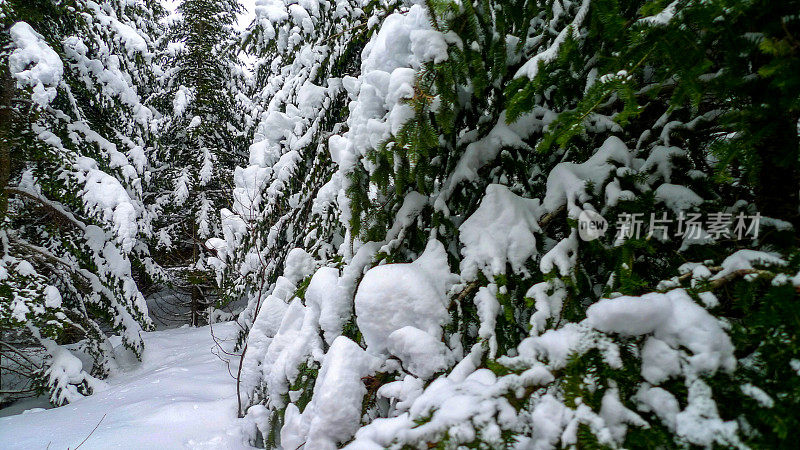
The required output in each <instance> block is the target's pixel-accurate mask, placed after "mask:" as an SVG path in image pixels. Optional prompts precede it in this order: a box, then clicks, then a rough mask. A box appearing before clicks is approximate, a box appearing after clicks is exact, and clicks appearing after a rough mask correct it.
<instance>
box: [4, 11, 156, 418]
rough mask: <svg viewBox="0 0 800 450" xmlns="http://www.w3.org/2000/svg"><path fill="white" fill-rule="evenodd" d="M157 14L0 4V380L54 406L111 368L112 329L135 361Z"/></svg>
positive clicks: (148, 213) (149, 214)
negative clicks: (41, 394)
mask: <svg viewBox="0 0 800 450" xmlns="http://www.w3.org/2000/svg"><path fill="white" fill-rule="evenodd" d="M160 11H161V9H160V6H151V5H147V4H144V3H140V2H126V1H116V0H107V1H102V2H89V1H74V2H69V3H63V2H61V3H53V2H50V1H39V0H20V1H17V0H11V1H5V2H2V4H0V23H1V24H2V31H0V45H1V46H2V48H1V49H0V77H2V90H0V102H1V103H0V341H2V342H1V343H0V347H2V350H0V351H2V356H3V358H2V360H3V364H4V367H3V369H2V370H3V372H2V373H3V376H4V377H7V376H8V375H9V373H12V372H11V371H10V370H9V367H7V366H6V365H7V364H10V365H13V366H14V367H12V368H11V369H15V372H16V375H18V376H22V377H25V378H28V379H30V383H28V384H27V386H28V388H29V389H33V390H39V389H43V390H46V391H48V390H49V392H50V394H51V397H50V398H51V401H52V402H53V403H54V404H62V403H65V402H68V401H71V400H73V399H76V398H78V397H80V396H81V395H83V394H86V393H88V392H91V391H92V390H93V389H95V388H97V387H98V386H100V385H102V383H103V382H102V381H101V380H100V378H102V377H104V376H106V375H107V374H108V373H109V372H111V371H113V370H115V367H116V363H115V361H114V352H113V350H112V347H111V345H110V343H109V341H108V338H107V334H108V333H109V332H113V333H119V334H120V335H121V336H122V342H123V344H124V345H125V347H127V348H128V349H130V350H131V351H132V352H133V353H134V354H136V355H137V356H139V355H141V352H142V350H143V348H142V340H141V338H140V336H139V332H140V331H141V330H142V328H143V327H145V328H146V327H149V326H150V320H149V318H148V316H147V308H146V305H145V302H144V298H143V297H142V294H141V293H140V291H139V289H138V287H137V283H136V279H135V277H134V276H135V275H136V278H138V279H142V277H147V276H148V275H147V274H152V273H155V272H156V271H157V267H156V266H155V265H154V264H153V263H152V261H151V259H150V256H149V250H148V247H147V245H146V240H147V238H148V237H149V235H150V234H151V233H152V228H151V221H152V218H153V211H152V210H150V209H149V208H147V207H146V206H145V205H144V204H143V202H142V191H143V185H144V184H145V183H146V181H147V177H148V176H149V174H148V173H149V172H148V171H149V169H150V167H149V165H148V162H147V158H146V156H145V154H146V148H147V146H148V145H149V144H150V140H151V136H152V135H151V133H150V125H151V120H152V118H153V113H152V112H151V110H150V109H149V108H148V107H147V106H145V105H144V104H143V101H144V100H143V99H145V98H146V97H147V96H148V95H149V94H150V92H148V89H149V88H150V87H152V86H154V79H153V76H152V73H151V72H150V70H149V64H150V63H151V62H152V58H153V54H152V49H153V40H152V38H151V33H152V32H153V31H154V30H156V26H157V25H156V22H155V20H156V18H157V16H158V14H160ZM67 344H69V347H68V348H67V347H66V346H65V345H67ZM35 346H39V347H40V348H43V349H44V352H43V353H37V352H35V351H33V350H34V347H35ZM36 354H43V355H44V356H43V358H40V357H35V355H36ZM32 355H33V356H34V357H32ZM82 355H85V357H84V356H82ZM79 356H80V358H79ZM81 358H82V359H81ZM82 360H83V361H92V365H91V366H90V367H86V366H84V363H82V362H81V361H82ZM9 394H10V395H14V394H13V393H7V392H3V393H2V394H0V396H6V395H9Z"/></svg>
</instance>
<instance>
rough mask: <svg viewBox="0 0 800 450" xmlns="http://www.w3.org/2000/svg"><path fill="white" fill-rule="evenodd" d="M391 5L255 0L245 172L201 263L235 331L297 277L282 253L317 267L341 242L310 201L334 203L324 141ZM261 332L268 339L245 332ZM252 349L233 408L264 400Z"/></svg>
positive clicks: (325, 214) (249, 37)
mask: <svg viewBox="0 0 800 450" xmlns="http://www.w3.org/2000/svg"><path fill="white" fill-rule="evenodd" d="M398 4H400V2H377V1H373V2H361V1H340V2H336V3H333V2H326V1H319V2H317V1H312V2H301V3H295V2H290V1H286V2H284V1H282V0H279V1H263V2H257V5H256V6H257V7H256V14H257V15H256V20H255V21H254V23H253V24H252V25H251V27H250V28H249V29H248V30H247V31H246V32H245V35H244V39H243V43H244V45H245V48H246V49H247V50H248V51H249V52H250V53H251V54H253V55H255V56H256V57H257V58H258V59H257V64H256V70H255V76H254V79H253V86H254V92H253V96H252V97H253V103H254V109H253V111H252V114H251V115H252V117H254V118H255V121H256V122H257V127H256V131H255V137H254V141H255V142H254V143H253V144H252V145H251V147H250V160H249V165H248V166H247V167H245V168H237V169H236V171H235V174H234V184H235V188H234V197H233V205H232V208H230V209H224V210H223V211H222V217H221V220H222V225H223V233H224V239H220V238H217V239H211V240H210V241H209V244H210V246H212V247H214V248H215V249H216V250H217V252H218V253H217V256H218V257H219V258H212V259H210V261H209V263H210V264H212V265H214V266H215V267H216V268H217V269H218V276H219V281H220V282H221V284H222V285H223V286H224V288H225V291H226V296H227V300H236V299H239V298H245V299H247V306H246V309H245V310H244V312H243V313H241V314H240V315H239V318H238V321H239V323H240V325H241V326H242V327H243V329H245V330H249V328H250V327H251V326H252V325H253V318H254V313H255V312H256V311H259V310H261V305H262V304H264V303H265V302H266V303H270V304H275V305H276V306H277V305H278V304H285V303H284V299H278V298H276V297H274V296H268V294H269V293H270V292H273V293H277V292H281V291H285V292H288V293H289V294H291V293H292V292H294V290H295V289H296V284H298V283H299V282H300V281H301V279H302V278H303V274H302V273H299V272H298V273H296V274H286V273H284V271H283V265H284V261H285V260H287V259H289V260H294V261H300V262H301V263H302V262H303V261H306V262H309V263H310V262H311V258H310V257H309V256H308V253H307V252H305V251H294V253H293V254H290V251H291V250H293V249H295V248H297V247H305V248H306V249H307V250H308V252H310V253H314V254H316V255H317V257H318V258H320V259H322V260H333V259H336V258H337V256H336V248H337V247H338V245H339V244H340V243H341V242H343V240H344V236H343V234H342V230H341V228H340V227H339V226H338V221H337V216H338V213H337V210H336V208H335V206H334V205H332V204H330V203H329V202H325V201H317V200H315V199H316V198H329V199H330V200H333V201H335V200H336V199H335V197H336V196H337V194H338V192H339V186H337V185H335V184H330V183H329V181H330V179H331V176H332V174H333V172H334V171H335V166H334V164H333V163H332V160H331V157H330V155H329V154H328V151H327V138H328V136H330V135H331V134H333V133H338V132H340V131H341V130H342V129H343V127H345V126H346V125H345V124H344V121H345V120H346V114H345V112H346V105H347V92H346V90H345V88H344V86H343V84H344V83H347V82H348V81H347V80H355V79H354V78H352V77H348V76H347V75H349V74H355V73H357V72H358V70H359V65H360V54H361V50H362V49H363V47H364V45H365V44H366V43H367V41H368V40H369V37H370V36H371V35H372V34H373V33H374V31H375V28H376V26H377V25H378V24H379V23H380V21H381V20H382V19H383V18H384V17H385V16H387V15H388V14H390V13H391V12H392V11H394V10H395V9H396V8H397V6H398ZM343 77H344V80H343ZM331 196H332V197H331ZM309 269H310V268H309ZM281 273H284V275H285V276H282V277H279V275H281ZM281 286H283V287H281ZM276 302H279V303H278V304H276ZM261 332H266V333H267V334H268V335H271V334H274V331H272V332H270V331H268V330H263V331H254V332H253V333H254V334H257V333H261ZM262 345H263V343H262V342H255V346H256V347H255V348H252V347H247V346H244V347H243V351H244V354H245V357H244V359H243V361H244V364H243V383H242V385H241V386H240V388H241V391H242V392H241V400H242V402H243V407H246V406H248V403H258V402H263V401H266V397H265V395H266V392H265V391H263V390H262V389H261V387H259V384H260V380H259V378H258V377H257V376H256V375H255V373H254V372H255V371H256V370H257V369H258V366H259V365H260V364H261V362H262V359H263V352H264V350H265V349H264V348H263V347H262ZM244 367H247V368H244ZM270 439H274V438H273V437H270Z"/></svg>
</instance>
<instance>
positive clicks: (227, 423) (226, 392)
mask: <svg viewBox="0 0 800 450" xmlns="http://www.w3.org/2000/svg"><path fill="white" fill-rule="evenodd" d="M211 331H212V330H211V328H210V327H208V326H206V327H200V328H188V327H184V328H175V329H170V330H161V331H153V332H148V333H143V337H144V342H145V352H144V357H143V358H142V361H141V362H139V361H136V360H135V359H134V358H131V357H128V358H124V357H123V358H120V359H121V360H122V369H121V370H120V372H119V373H118V374H115V375H112V376H111V377H109V378H108V379H107V380H106V381H107V383H108V389H106V390H103V391H101V392H96V393H95V394H93V395H90V396H88V397H85V398H82V399H80V400H78V401H75V402H73V403H70V404H68V405H65V406H62V407H60V408H52V409H42V408H33V409H29V410H27V411H24V412H22V411H20V412H21V414H16V415H11V416H8V417H0V443H2V444H1V445H0V446H1V447H3V448H4V449H7V450H10V449H65V448H69V449H73V450H74V449H76V448H77V447H78V446H80V448H81V449H107V448H125V449H180V448H193V449H206V448H208V449H241V448H250V447H249V446H248V444H247V442H246V441H245V440H244V439H243V437H242V436H244V435H245V433H244V432H243V431H244V430H242V429H241V427H242V425H241V421H237V419H236V408H237V405H236V382H235V380H234V379H233V377H232V375H231V373H230V372H232V373H234V374H235V371H236V367H237V366H236V364H237V363H238V360H237V358H229V357H227V356H226V355H225V354H224V353H223V352H221V351H220V348H219V347H217V345H216V344H215V341H214V339H213V338H212V334H211ZM213 333H214V335H215V336H216V337H217V340H218V341H219V340H224V342H221V344H222V347H223V348H225V350H230V348H231V347H232V344H233V338H234V337H235V335H236V324H235V323H233V322H229V323H223V324H217V325H214V326H213ZM112 342H113V343H114V344H118V343H119V341H118V339H117V341H116V342H115V341H112ZM217 355H219V357H218V356H217ZM220 357H221V358H222V359H221V358H220ZM126 359H127V361H126ZM223 359H231V363H230V367H229V366H228V364H227V363H226V362H225V361H223ZM31 404H33V403H31ZM84 440H85V441H84ZM81 443H82V444H81Z"/></svg>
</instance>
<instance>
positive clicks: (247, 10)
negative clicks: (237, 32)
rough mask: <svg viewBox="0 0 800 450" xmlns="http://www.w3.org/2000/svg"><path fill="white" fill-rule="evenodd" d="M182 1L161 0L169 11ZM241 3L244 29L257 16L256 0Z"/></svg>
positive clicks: (241, 26)
mask: <svg viewBox="0 0 800 450" xmlns="http://www.w3.org/2000/svg"><path fill="white" fill-rule="evenodd" d="M180 3H181V0H161V4H162V5H164V8H166V9H167V11H175V8H177V7H178V5H180ZM239 3H241V4H242V6H244V11H242V14H241V15H240V16H239V29H242V30H244V29H245V28H247V26H248V25H250V22H251V21H252V20H253V18H254V17H255V16H256V13H255V5H256V0H239Z"/></svg>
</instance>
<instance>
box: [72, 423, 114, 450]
mask: <svg viewBox="0 0 800 450" xmlns="http://www.w3.org/2000/svg"><path fill="white" fill-rule="evenodd" d="M105 418H106V415H105V414H103V417H101V418H100V422H97V425H95V426H94V428H93V429H92V432H91V433H89V435H88V436H86V437H85V438H84V439H83V440H82V441H81V443H80V444H78V446H77V447H75V449H74V450H78V449H79V448H80V447H81V445H83V444H84V442H86V441H87V440H88V439H89V438H90V437H91V436H92V434H94V432H95V431H97V427H99V426H100V424H101V423H102V422H103V419H105ZM67 450H69V448H67Z"/></svg>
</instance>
